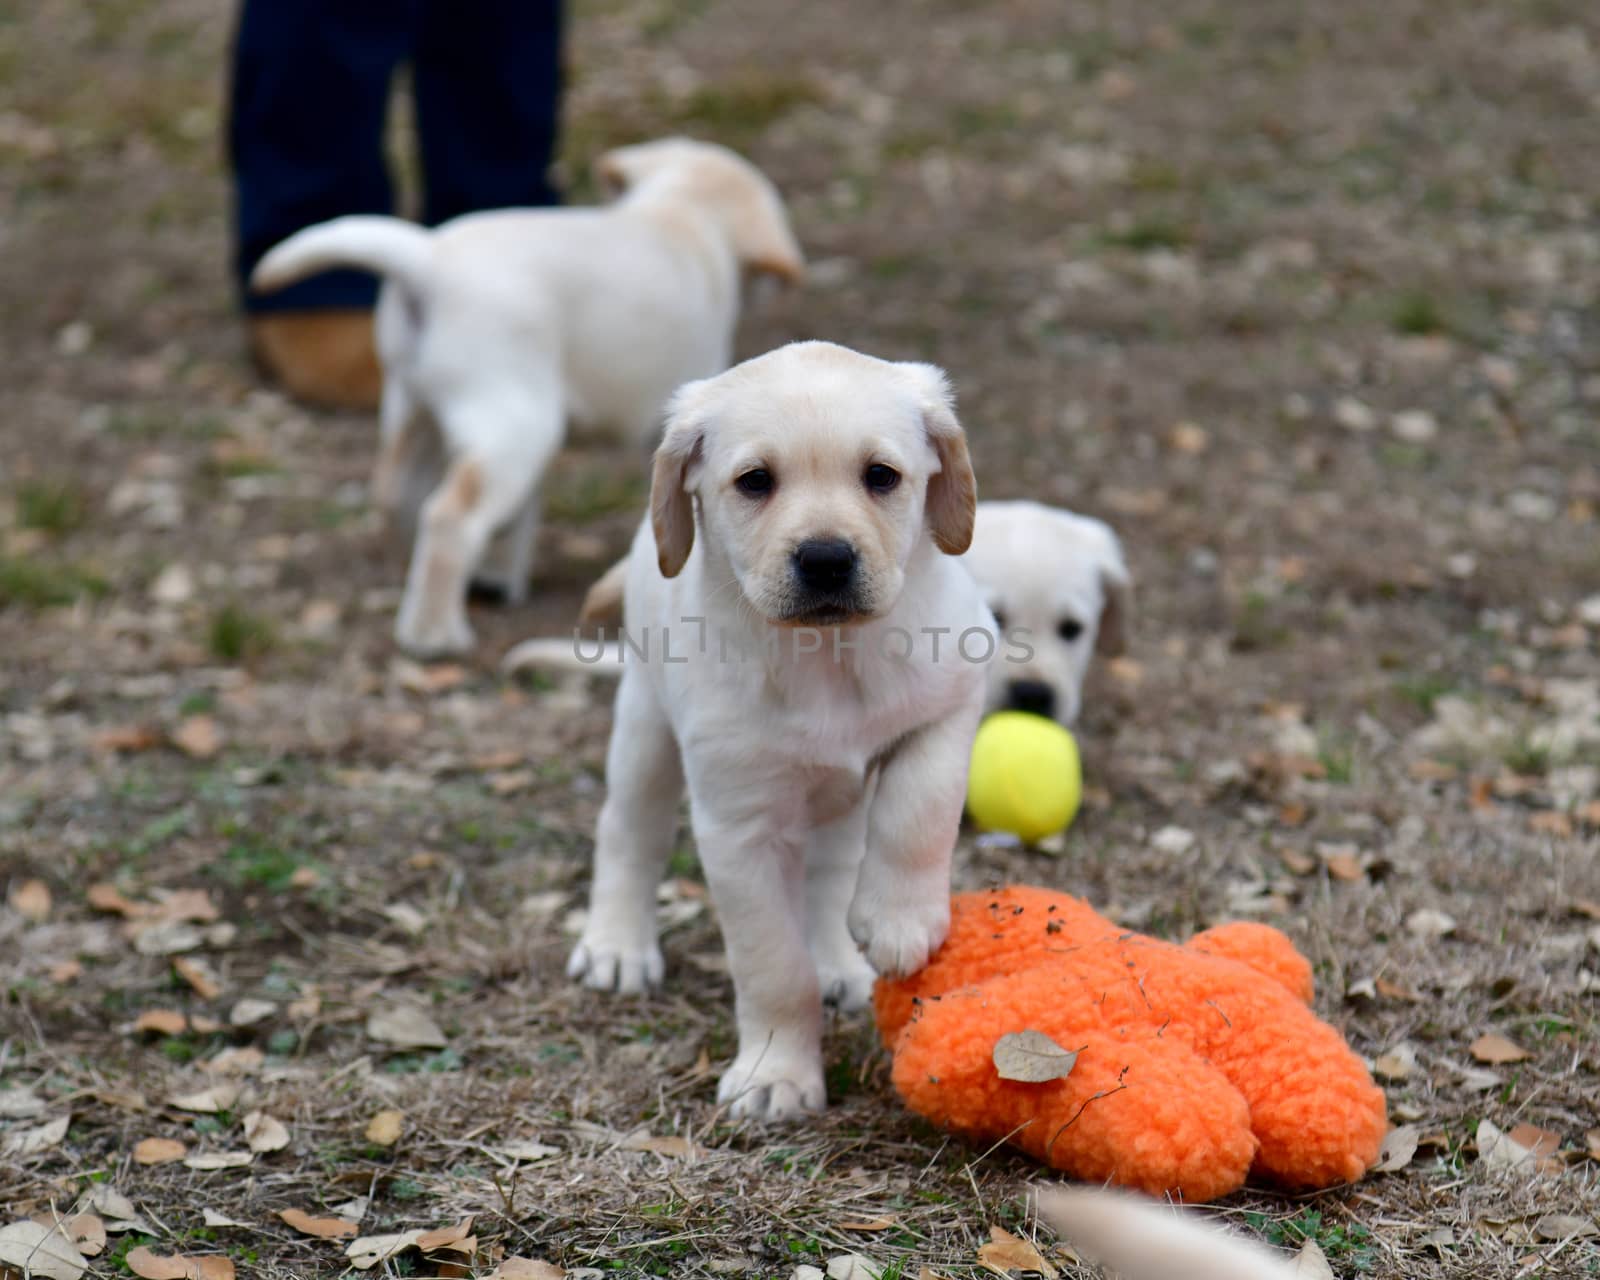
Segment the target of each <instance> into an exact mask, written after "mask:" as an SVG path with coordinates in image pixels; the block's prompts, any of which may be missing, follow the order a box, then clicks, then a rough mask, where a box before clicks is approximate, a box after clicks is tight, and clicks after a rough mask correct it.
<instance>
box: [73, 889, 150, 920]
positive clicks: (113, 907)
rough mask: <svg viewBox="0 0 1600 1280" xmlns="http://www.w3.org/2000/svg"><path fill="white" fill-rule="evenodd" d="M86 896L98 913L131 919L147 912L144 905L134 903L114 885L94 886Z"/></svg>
mask: <svg viewBox="0 0 1600 1280" xmlns="http://www.w3.org/2000/svg"><path fill="white" fill-rule="evenodd" d="M84 896H85V897H86V898H87V899H88V902H89V905H90V906H91V907H93V908H94V909H95V910H96V911H111V912H114V913H116V914H117V915H119V916H127V917H130V918H131V917H133V916H138V915H143V914H144V913H145V911H146V910H147V908H146V907H145V906H144V905H143V904H142V903H138V902H134V901H133V900H132V899H131V898H129V897H128V896H127V895H126V894H124V893H123V892H122V890H121V889H119V888H117V886H116V885H114V884H92V885H90V886H89V888H88V890H87V891H86V892H85V894H84Z"/></svg>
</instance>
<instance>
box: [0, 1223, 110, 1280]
mask: <svg viewBox="0 0 1600 1280" xmlns="http://www.w3.org/2000/svg"><path fill="white" fill-rule="evenodd" d="M0 1263H4V1264H5V1265H6V1266H7V1267H15V1268H16V1269H17V1270H18V1271H20V1272H22V1273H23V1274H24V1275H32V1276H37V1277H39V1278H40V1280H78V1277H79V1276H81V1275H82V1274H83V1273H84V1270H85V1269H86V1268H87V1267H88V1265H89V1262H88V1259H86V1258H85V1257H84V1256H83V1254H81V1253H79V1252H78V1249H77V1246H75V1245H74V1244H73V1243H72V1241H71V1240H69V1239H68V1238H67V1237H66V1235H65V1233H64V1232H63V1231H62V1230H61V1229H60V1228H59V1227H46V1226H42V1225H40V1224H39V1223H37V1222H27V1221H23V1222H13V1223H11V1224H10V1225H8V1226H4V1227H0Z"/></svg>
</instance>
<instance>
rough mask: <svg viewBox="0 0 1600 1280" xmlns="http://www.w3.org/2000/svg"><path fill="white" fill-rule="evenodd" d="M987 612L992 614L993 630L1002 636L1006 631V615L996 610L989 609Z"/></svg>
mask: <svg viewBox="0 0 1600 1280" xmlns="http://www.w3.org/2000/svg"><path fill="white" fill-rule="evenodd" d="M989 612H990V613H992V614H994V625H995V629H996V630H998V631H999V632H1001V634H1004V633H1005V629H1006V615H1005V614H1003V613H1001V612H1000V610H998V609H990V610H989Z"/></svg>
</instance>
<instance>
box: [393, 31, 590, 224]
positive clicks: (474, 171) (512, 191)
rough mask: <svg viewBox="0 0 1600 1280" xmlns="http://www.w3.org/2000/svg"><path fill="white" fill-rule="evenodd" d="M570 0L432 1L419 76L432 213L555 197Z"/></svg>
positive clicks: (436, 217) (430, 217)
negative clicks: (565, 9) (565, 10)
mask: <svg viewBox="0 0 1600 1280" xmlns="http://www.w3.org/2000/svg"><path fill="white" fill-rule="evenodd" d="M561 17H562V15H561V3H560V0H475V3H473V4H472V5H469V6H463V5H460V4H453V3H450V2H449V0H424V5H423V14H422V27H421V36H420V37H419V39H418V41H417V48H416V58H415V62H414V65H413V77H414V80H415V85H416V95H417V132H418V135H419V139H420V142H421V146H422V168H423V190H424V199H423V221H424V222H426V223H428V224H429V225H430V226H432V225H436V224H438V223H440V222H444V221H447V220H448V219H450V218H454V217H456V216H458V215H459V214H463V213H471V212H474V211H476V210H479V209H504V208H510V207H517V206H526V205H541V204H555V203H557V201H558V200H559V196H558V195H557V193H556V191H555V188H554V187H553V186H552V185H551V183H550V178H549V169H550V164H551V161H552V160H553V159H554V157H555V146H556V130H557V126H558V124H559V115H560V103H561V27H562V22H561Z"/></svg>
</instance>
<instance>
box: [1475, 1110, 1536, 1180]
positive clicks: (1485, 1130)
mask: <svg viewBox="0 0 1600 1280" xmlns="http://www.w3.org/2000/svg"><path fill="white" fill-rule="evenodd" d="M1476 1142H1477V1147H1478V1159H1480V1160H1482V1161H1483V1163H1484V1164H1486V1165H1488V1166H1489V1167H1490V1168H1491V1169H1516V1168H1519V1167H1520V1168H1527V1169H1530V1170H1531V1169H1532V1168H1534V1167H1535V1157H1534V1153H1533V1152H1532V1151H1531V1150H1530V1149H1529V1148H1527V1147H1525V1146H1523V1145H1522V1144H1521V1143H1520V1142H1517V1141H1516V1140H1515V1139H1514V1138H1512V1137H1511V1136H1510V1135H1509V1134H1507V1133H1503V1132H1501V1130H1500V1127H1499V1126H1498V1125H1496V1124H1495V1123H1494V1121H1492V1120H1487V1119H1485V1120H1480V1121H1478V1131H1477V1135H1476Z"/></svg>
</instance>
